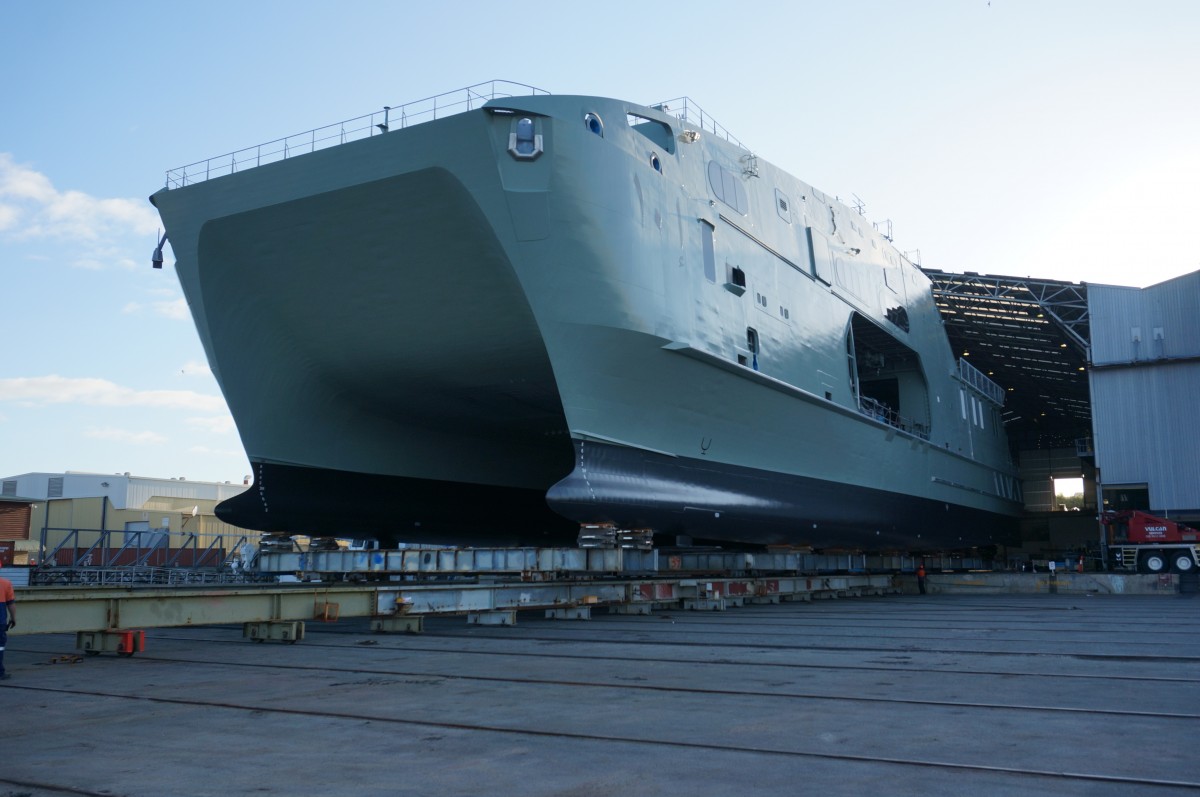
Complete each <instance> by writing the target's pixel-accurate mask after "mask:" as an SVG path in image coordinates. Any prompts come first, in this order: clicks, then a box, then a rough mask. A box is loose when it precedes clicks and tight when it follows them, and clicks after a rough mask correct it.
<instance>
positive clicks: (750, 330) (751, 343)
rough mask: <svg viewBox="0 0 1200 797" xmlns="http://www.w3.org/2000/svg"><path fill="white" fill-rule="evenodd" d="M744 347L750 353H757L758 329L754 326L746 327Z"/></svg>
mask: <svg viewBox="0 0 1200 797" xmlns="http://www.w3.org/2000/svg"><path fill="white" fill-rule="evenodd" d="M746 348H747V349H749V350H750V353H751V354H758V330H757V329H755V328H754V327H746Z"/></svg>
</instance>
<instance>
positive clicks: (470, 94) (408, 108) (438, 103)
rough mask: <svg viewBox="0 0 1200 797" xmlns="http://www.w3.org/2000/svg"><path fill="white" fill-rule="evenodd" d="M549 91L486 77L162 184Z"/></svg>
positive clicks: (712, 126)
mask: <svg viewBox="0 0 1200 797" xmlns="http://www.w3.org/2000/svg"><path fill="white" fill-rule="evenodd" d="M548 94H550V92H548V91H546V90H545V89H540V88H537V87H536V86H528V85H526V84H524V83H514V82H512V81H508V80H490V81H487V82H485V83H476V84H475V85H473V86H467V87H465V88H461V89H455V90H453V91H448V92H445V93H442V94H436V95H434V96H432V97H425V98H423V99H419V100H413V101H411V102H406V103H404V104H403V105H385V106H383V110H381V111H373V112H371V113H369V114H364V115H363V116H356V117H355V118H353V119H347V120H345V121H341V122H334V123H333V124H329V125H325V126H323V127H318V128H314V129H312V130H306V131H304V132H303V133H295V134H293V135H290V136H284V137H283V138H277V139H274V140H272V141H267V142H265V143H263V144H256V145H254V146H250V147H245V148H243V149H239V150H236V151H234V152H228V153H225V154H223V155H217V156H215V157H212V158H206V159H204V160H200V161H196V162H195V163H189V164H187V165H186V166H180V167H178V168H175V169H169V170H167V180H166V188H167V189H168V190H170V189H175V188H183V187H184V186H187V185H192V184H194V183H200V182H204V181H205V180H209V179H212V178H214V177H223V176H225V175H228V174H233V173H235V172H239V171H245V170H246V169H253V168H254V167H256V166H262V165H264V164H268V163H274V162H276V161H281V160H285V159H287V158H291V157H295V156H297V155H304V154H307V153H310V152H316V151H317V150H319V149H326V148H328V147H336V146H338V145H340V144H347V143H349V142H351V141H358V140H360V139H364V138H370V137H372V136H377V135H383V134H384V133H387V132H389V131H392V130H402V129H404V128H406V127H411V126H412V125H417V124H421V123H423V122H431V121H433V120H435V119H442V118H445V117H447V116H453V115H455V114H459V113H466V112H468V111H474V110H478V109H480V108H482V107H483V106H484V105H485V104H487V103H489V102H492V101H494V100H502V99H505V98H509V97H523V96H524V97H528V96H535V95H548ZM651 107H653V108H655V109H657V110H660V111H663V112H664V113H669V114H671V115H672V116H675V117H676V118H678V119H679V120H680V121H681V122H683V123H685V124H687V125H689V126H691V127H694V128H696V129H698V130H703V131H706V132H708V133H712V134H713V135H716V136H718V137H720V138H723V139H725V140H726V141H729V142H731V143H733V144H735V145H736V146H738V147H741V148H742V149H746V147H745V145H743V144H742V143H741V142H740V141H738V140H737V139H736V138H734V137H733V136H732V135H730V133H729V131H728V130H726V129H725V128H724V127H723V126H722V125H720V124H718V123H717V121H716V120H715V119H713V118H712V117H711V116H709V115H708V114H706V113H705V112H704V110H703V109H702V108H700V106H698V105H697V104H696V103H695V102H693V101H692V100H691V99H689V98H687V97H679V98H676V99H673V100H667V101H664V102H661V103H656V104H655V105H653V106H651Z"/></svg>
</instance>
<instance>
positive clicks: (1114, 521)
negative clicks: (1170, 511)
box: [1100, 509, 1200, 573]
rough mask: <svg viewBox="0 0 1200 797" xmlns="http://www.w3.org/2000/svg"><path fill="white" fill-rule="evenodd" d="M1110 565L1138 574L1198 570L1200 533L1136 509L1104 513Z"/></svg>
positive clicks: (1103, 521) (1101, 518) (1101, 519)
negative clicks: (1134, 571)
mask: <svg viewBox="0 0 1200 797" xmlns="http://www.w3.org/2000/svg"><path fill="white" fill-rule="evenodd" d="M1100 522H1101V523H1103V524H1104V525H1105V526H1106V527H1107V528H1108V551H1109V564H1110V566H1111V567H1112V568H1113V569H1114V570H1136V571H1137V572H1139V573H1166V572H1175V573H1191V572H1193V571H1195V570H1197V569H1198V568H1200V531H1197V530H1196V529H1193V528H1191V527H1189V526H1185V525H1183V524H1182V523H1176V522H1175V521H1173V520H1167V519H1166V518H1160V517H1156V516H1155V515H1151V514H1149V513H1148V512H1142V511H1141V510H1138V509H1125V510H1121V511H1117V512H1105V513H1104V514H1102V515H1101V516H1100Z"/></svg>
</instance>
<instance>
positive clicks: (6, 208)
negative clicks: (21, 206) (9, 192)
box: [0, 205, 20, 231]
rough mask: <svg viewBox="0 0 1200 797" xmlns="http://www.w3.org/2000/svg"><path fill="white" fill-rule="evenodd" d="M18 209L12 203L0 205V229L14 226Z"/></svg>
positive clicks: (18, 215)
mask: <svg viewBox="0 0 1200 797" xmlns="http://www.w3.org/2000/svg"><path fill="white" fill-rule="evenodd" d="M19 217H20V211H19V210H18V209H17V208H16V207H14V206H13V205H0V231H3V230H7V229H8V228H10V227H15V226H16V224H17V219H18V218H19Z"/></svg>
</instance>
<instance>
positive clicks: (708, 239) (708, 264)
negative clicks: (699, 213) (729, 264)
mask: <svg viewBox="0 0 1200 797" xmlns="http://www.w3.org/2000/svg"><path fill="white" fill-rule="evenodd" d="M715 233H716V229H715V228H714V227H713V226H712V225H711V224H709V223H708V222H707V221H704V220H703V219H702V220H701V221H700V244H701V246H702V247H703V249H704V278H705V279H706V280H708V281H709V282H713V283H715V282H716V281H717V255H716V250H715V249H714V248H713V235H714V234H715Z"/></svg>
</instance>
